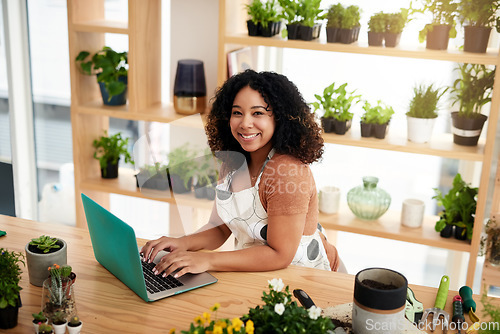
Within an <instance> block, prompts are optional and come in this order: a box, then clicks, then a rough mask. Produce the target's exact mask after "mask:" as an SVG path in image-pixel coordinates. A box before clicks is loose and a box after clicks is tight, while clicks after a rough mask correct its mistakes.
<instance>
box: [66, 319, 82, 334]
mask: <svg viewBox="0 0 500 334" xmlns="http://www.w3.org/2000/svg"><path fill="white" fill-rule="evenodd" d="M82 326H83V322H81V321H80V325H79V326H76V327H72V326H70V325H68V327H67V328H68V332H69V334H78V333H80V331H81V330H82Z"/></svg>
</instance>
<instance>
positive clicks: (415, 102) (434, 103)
mask: <svg viewBox="0 0 500 334" xmlns="http://www.w3.org/2000/svg"><path fill="white" fill-rule="evenodd" d="M446 90H447V88H445V89H440V88H434V84H430V85H418V86H416V87H415V88H413V97H412V99H411V101H410V106H409V108H408V112H406V119H407V126H408V140H409V141H411V142H414V143H426V142H428V141H429V140H430V138H431V135H432V130H433V128H434V123H435V122H436V119H437V117H438V114H437V110H438V102H439V99H440V98H441V97H442V96H443V94H444V93H445V92H446Z"/></svg>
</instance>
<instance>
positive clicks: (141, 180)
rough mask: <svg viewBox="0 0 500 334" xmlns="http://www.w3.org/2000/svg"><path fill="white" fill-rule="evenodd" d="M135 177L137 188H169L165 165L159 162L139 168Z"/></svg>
mask: <svg viewBox="0 0 500 334" xmlns="http://www.w3.org/2000/svg"><path fill="white" fill-rule="evenodd" d="M135 177H136V184H137V187H138V188H148V189H157V190H167V189H169V188H170V185H169V182H168V180H169V179H168V172H167V166H163V165H162V164H160V163H159V162H157V163H155V164H154V165H145V166H144V167H141V168H139V173H137V174H136V175H135Z"/></svg>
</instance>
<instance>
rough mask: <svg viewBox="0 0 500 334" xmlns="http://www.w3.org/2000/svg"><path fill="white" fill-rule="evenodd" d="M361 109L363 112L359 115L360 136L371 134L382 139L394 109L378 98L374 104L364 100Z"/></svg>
mask: <svg viewBox="0 0 500 334" xmlns="http://www.w3.org/2000/svg"><path fill="white" fill-rule="evenodd" d="M363 110H364V111H365V112H364V114H363V115H362V116H361V123H360V124H361V137H372V136H373V137H375V138H377V139H384V138H385V135H386V133H387V127H388V125H389V122H390V120H391V118H392V115H393V114H394V109H393V108H392V107H391V106H388V105H385V104H384V103H382V101H380V100H378V101H377V105H375V106H372V105H371V104H370V103H369V102H368V101H365V104H364V105H363Z"/></svg>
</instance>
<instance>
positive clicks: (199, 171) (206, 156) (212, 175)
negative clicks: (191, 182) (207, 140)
mask: <svg viewBox="0 0 500 334" xmlns="http://www.w3.org/2000/svg"><path fill="white" fill-rule="evenodd" d="M196 160H197V163H198V164H197V167H196V174H195V175H196V178H197V185H198V186H203V187H204V186H207V185H210V184H212V183H214V182H215V181H216V180H217V179H218V176H219V173H218V170H217V165H216V161H215V159H214V157H213V155H212V152H211V151H210V149H206V150H205V151H204V152H203V155H202V156H201V157H200V158H198V159H196Z"/></svg>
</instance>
